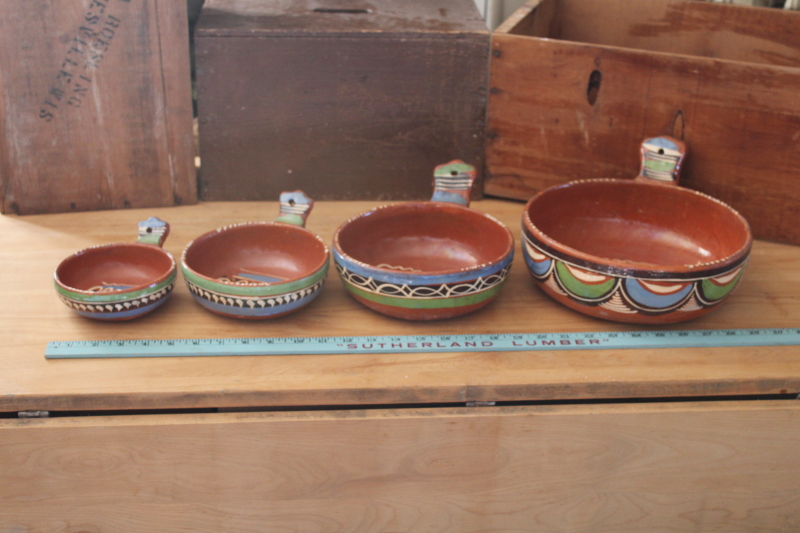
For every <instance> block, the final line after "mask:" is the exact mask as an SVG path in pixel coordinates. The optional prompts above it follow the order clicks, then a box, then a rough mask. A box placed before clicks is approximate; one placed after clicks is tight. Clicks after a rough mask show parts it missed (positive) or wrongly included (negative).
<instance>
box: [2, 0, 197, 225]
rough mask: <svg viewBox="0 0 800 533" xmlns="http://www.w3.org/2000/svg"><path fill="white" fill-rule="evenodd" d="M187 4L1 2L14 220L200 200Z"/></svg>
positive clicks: (7, 181) (7, 165)
mask: <svg viewBox="0 0 800 533" xmlns="http://www.w3.org/2000/svg"><path fill="white" fill-rule="evenodd" d="M187 28H188V25H187V20H186V3H185V2H173V1H163V0H130V1H125V0H123V1H120V0H102V1H101V0H96V1H91V0H78V1H70V2H59V1H57V0H33V1H28V0H7V1H4V2H2V3H0V120H2V128H0V186H1V187H2V205H1V206H0V209H2V211H3V212H4V213H18V214H30V213H50V212H68V211H86V210H93V209H116V208H128V207H147V206H171V205H180V204H191V203H195V202H196V201H197V185H196V175H195V167H194V152H193V144H192V143H193V138H192V100H191V80H190V71H189V43H188V34H187Z"/></svg>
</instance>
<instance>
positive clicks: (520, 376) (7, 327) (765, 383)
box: [0, 200, 800, 412]
mask: <svg viewBox="0 0 800 533" xmlns="http://www.w3.org/2000/svg"><path fill="white" fill-rule="evenodd" d="M375 205H376V204H375V203H374V202H327V203H325V202H320V203H318V204H317V205H316V206H315V208H314V212H313V213H312V215H311V217H310V219H309V222H308V228H309V229H310V230H311V231H314V232H315V233H318V234H319V235H320V236H321V237H322V238H323V239H324V240H325V241H326V242H330V240H331V237H332V235H333V232H334V230H335V229H336V227H337V226H338V225H339V224H340V223H342V222H343V221H344V220H346V219H347V218H349V217H351V216H353V215H356V214H358V213H360V212H362V211H365V210H366V209H368V208H371V207H373V206H375ZM473 207H474V208H475V209H478V210H480V211H485V212H488V213H491V214H492V215H494V216H495V217H497V218H498V219H500V220H501V221H502V222H504V223H505V224H507V225H508V227H509V228H511V230H512V233H514V236H515V239H516V245H517V256H516V259H515V261H514V265H513V267H512V270H511V274H510V276H509V279H508V282H507V283H506V286H505V287H504V288H503V290H502V291H501V293H500V295H499V297H498V298H497V299H496V301H495V302H493V303H492V304H490V305H489V306H488V307H486V308H484V309H482V310H480V311H478V312H476V313H473V314H472V315H468V316H464V317H460V318H456V319H451V320H445V321H438V322H427V323H420V322H405V321H401V320H397V319H392V318H388V317H384V316H382V315H379V314H376V313H374V312H372V311H370V310H368V309H366V308H364V307H362V306H361V305H360V304H358V303H357V302H356V301H355V300H353V299H352V298H351V297H350V296H349V295H348V293H346V291H345V290H344V288H343V287H342V285H341V282H340V281H339V280H338V279H337V277H336V272H335V269H334V268H331V271H330V273H329V278H328V283H327V284H326V286H325V288H324V289H323V292H322V294H321V295H320V297H319V298H318V299H317V300H316V301H315V302H313V303H312V304H310V305H309V306H308V307H306V308H305V309H303V310H301V311H299V312H297V313H295V314H291V315H288V316H285V317H282V318H278V319H273V320H269V321H257V322H251V321H239V320H235V319H228V318H223V317H219V316H216V315H212V314H210V313H208V312H207V311H205V310H204V309H202V308H201V307H200V306H199V305H198V304H196V303H195V302H194V300H193V299H192V297H191V295H190V294H189V292H188V290H187V289H186V286H185V284H184V283H183V281H182V279H181V278H180V277H179V280H178V284H177V285H176V289H175V291H174V293H173V294H172V296H171V297H170V299H169V301H168V302H167V303H166V304H165V305H164V306H162V307H161V308H160V309H158V310H157V311H155V312H154V313H152V314H150V315H148V316H145V317H143V318H140V319H138V320H135V321H131V322H125V323H101V322H96V321H93V320H89V319H86V318H82V317H80V316H78V315H77V314H76V313H74V312H73V311H71V310H70V309H68V308H67V307H66V306H65V305H63V304H62V303H61V302H60V301H59V299H58V297H57V296H56V292H55V290H54V289H53V281H52V276H53V270H54V269H55V267H56V266H57V265H58V263H59V262H60V261H61V260H62V259H63V258H64V257H66V256H67V255H69V254H71V253H73V252H74V251H76V250H78V249H81V248H84V247H87V246H91V245H96V244H104V243H109V242H125V241H133V240H135V233H136V224H137V222H139V221H140V220H143V219H145V218H147V217H149V216H158V217H160V218H162V219H164V220H167V221H169V222H170V224H171V225H172V231H171V234H170V237H169V239H168V240H167V242H166V244H165V248H166V249H167V250H168V251H169V252H171V253H172V254H173V255H174V256H175V257H176V258H178V257H179V256H180V253H181V251H182V249H183V248H184V246H185V245H186V244H187V243H188V242H189V241H190V240H191V239H192V238H194V237H196V236H198V235H200V234H201V233H203V232H206V231H209V230H212V229H214V228H216V227H219V226H222V225H226V224H230V223H235V222H242V221H248V220H272V219H273V218H274V217H275V215H276V213H277V202H264V203H256V202H252V203H204V204H199V205H196V206H188V207H173V208H160V209H146V210H124V211H102V212H90V213H74V214H58V215H40V216H27V217H16V216H4V217H0V243H1V244H2V246H0V259H1V260H2V265H3V267H2V270H0V289H1V292H0V298H2V305H0V313H2V319H0V335H2V339H3V344H2V348H0V350H1V351H0V412H13V411H21V410H50V411H63V410H106V409H172V408H213V407H222V408H233V407H266V406H323V405H369V404H398V403H420V404H422V403H439V402H465V401H522V400H575V399H604V398H649V397H683V396H719V395H745V394H781V393H783V394H786V393H798V392H800V347H754V348H703V349H688V348H686V349H661V350H658V349H648V350H617V351H612V350H604V351H568V352H556V351H553V352H547V351H544V352H512V353H503V352H487V353H458V352H456V353H448V354H392V355H368V354H357V355H356V354H349V355H324V356H323V355H306V356H247V357H181V358H159V359H90V360H46V359H45V358H44V350H45V346H46V344H47V343H48V342H49V341H56V340H94V339H171V338H198V337H201V338H206V337H211V338H223V337H269V336H323V335H381V334H448V333H451V334H457V333H515V332H565V331H602V330H606V331H610V330H631V329H643V328H642V327H640V326H628V325H621V324H615V323H611V322H604V321H600V320H596V319H592V318H588V317H585V316H583V315H580V314H578V313H575V312H573V311H570V310H568V309H566V308H564V307H562V306H561V305H559V304H557V303H555V302H554V301H552V300H550V299H549V298H548V297H546V296H545V295H544V294H543V293H541V292H540V291H539V290H538V289H537V288H536V287H535V286H534V284H533V281H532V280H531V278H530V276H529V275H528V273H527V271H526V269H525V264H524V262H523V260H522V255H521V253H520V250H519V225H520V216H521V213H522V203H519V202H512V201H499V200H484V201H480V202H475V203H473ZM798 325H800V247H793V246H788V245H780V244H773V243H766V242H756V243H755V246H754V248H753V253H752V259H751V261H750V265H749V267H748V270H747V272H746V273H745V276H744V279H743V281H742V282H741V284H740V286H739V288H738V289H737V291H736V292H735V293H734V294H733V295H732V296H731V298H730V299H729V300H728V301H727V302H726V303H725V304H724V305H722V306H721V307H720V308H719V309H717V310H715V311H714V312H712V313H710V314H709V315H707V316H706V317H703V318H701V319H698V320H696V321H693V322H689V323H684V324H678V325H674V326H669V327H670V328H671V329H716V328H750V327H797V326H798ZM665 329H666V328H665Z"/></svg>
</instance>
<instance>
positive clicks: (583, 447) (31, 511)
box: [0, 401, 800, 533]
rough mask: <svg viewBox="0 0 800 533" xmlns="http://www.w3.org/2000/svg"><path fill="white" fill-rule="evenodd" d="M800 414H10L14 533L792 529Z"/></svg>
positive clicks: (557, 410)
mask: <svg viewBox="0 0 800 533" xmlns="http://www.w3.org/2000/svg"><path fill="white" fill-rule="evenodd" d="M796 403H797V402H791V401H784V402H757V403H756V402H734V403H722V404H721V403H716V402H712V403H708V402H706V403H701V404H661V405H658V404H655V405H652V404H651V405H648V404H640V405H605V406H602V405H600V406H597V405H595V406H550V407H515V408H479V409H474V408H473V409H464V408H462V409H448V410H445V409H432V410H411V411H403V410H391V411H350V412H348V411H332V412H330V411H329V412H310V413H236V414H216V415H215V414H209V415H172V416H130V417H89V418H71V419H70V418H67V419H53V420H35V421H34V420H29V421H16V420H0V471H2V472H3V481H4V482H3V483H2V484H0V502H2V505H0V529H2V530H3V531H28V532H30V533H38V532H45V531H53V530H56V529H59V530H60V529H62V528H63V527H65V526H64V525H65V524H68V527H69V530H70V531H118V532H120V533H124V532H129V531H130V532H132V531H179V530H180V531H197V532H214V533H217V532H219V531H234V530H235V531H242V532H250V531H252V532H263V531H278V530H280V531H310V530H314V531H317V530H318V531H327V532H344V531H347V532H353V533H355V532H367V531H423V530H424V531H441V532H458V533H468V532H478V531H550V532H563V533H567V532H569V533H576V532H586V533H588V532H593V533H596V532H605V531H608V532H611V531H613V532H615V533H639V532H641V531H703V532H710V531H737V532H739V531H742V532H745V531H747V532H750V531H770V532H772V531H775V532H778V531H781V532H784V531H786V532H788V531H794V530H795V528H796V526H797V523H798V520H800V486H798V483H797V479H798V477H799V476H800V451H798V447H797V430H796V428H797V426H798V423H800V407H798V406H797V405H795V404H796ZM767 435H768V438H765V436H767Z"/></svg>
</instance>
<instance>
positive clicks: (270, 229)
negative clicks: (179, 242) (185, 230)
mask: <svg viewBox="0 0 800 533" xmlns="http://www.w3.org/2000/svg"><path fill="white" fill-rule="evenodd" d="M327 260H328V250H327V249H326V248H325V244H323V242H322V241H321V240H320V239H318V238H317V237H316V236H315V235H314V234H313V233H311V232H310V231H308V230H306V229H303V228H301V227H299V226H292V225H289V224H277V223H275V224H273V223H268V222H265V223H263V224H246V225H241V226H233V227H229V228H225V229H223V230H222V231H213V232H210V233H207V234H205V235H203V236H201V237H198V238H197V239H195V241H194V242H193V243H192V244H191V245H190V246H189V248H188V249H187V250H186V254H185V255H184V261H185V262H186V266H187V267H189V268H190V269H191V270H193V271H194V272H196V273H197V274H200V275H201V276H205V277H207V278H211V279H214V280H220V281H231V282H250V283H252V282H262V283H279V282H285V281H291V280H297V279H300V278H304V277H306V276H309V275H311V274H313V273H314V272H316V271H317V270H318V269H320V268H321V267H322V266H323V265H324V264H325V262H326V261H327Z"/></svg>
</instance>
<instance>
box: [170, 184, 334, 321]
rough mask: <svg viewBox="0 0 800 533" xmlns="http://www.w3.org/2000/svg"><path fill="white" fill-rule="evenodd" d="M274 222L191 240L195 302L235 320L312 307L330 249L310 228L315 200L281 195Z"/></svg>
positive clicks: (186, 261)
mask: <svg viewBox="0 0 800 533" xmlns="http://www.w3.org/2000/svg"><path fill="white" fill-rule="evenodd" d="M280 203H281V207H280V216H279V217H278V218H277V219H276V220H275V222H245V223H243V224H235V225H232V226H225V227H223V228H219V229H216V230H214V231H211V232H209V233H206V234H204V235H201V236H200V237H198V238H197V239H195V240H194V241H192V242H190V243H189V245H188V246H187V247H186V249H185V250H184V251H183V256H182V258H181V270H182V272H183V277H184V279H185V280H186V285H187V286H188V287H189V291H191V293H192V296H194V298H195V300H197V302H198V303H199V304H200V305H202V306H203V307H205V308H206V309H208V310H209V311H212V312H214V313H217V314H219V315H223V316H228V317H234V318H248V319H261V318H275V317H279V316H282V315H285V314H288V313H291V312H294V311H297V310H298V309H300V308H302V307H304V306H306V305H308V304H309V303H311V301H313V300H314V299H315V298H316V297H317V296H318V295H319V292H320V290H321V289H322V286H323V285H324V283H325V276H326V275H327V273H328V255H329V254H328V248H327V246H325V243H324V242H323V240H322V239H320V238H319V237H318V236H317V235H315V234H313V233H311V232H310V231H308V230H307V229H305V227H304V226H305V221H306V218H307V217H308V214H309V212H310V211H311V208H312V206H313V204H314V202H313V201H312V200H311V199H310V198H308V197H307V196H306V195H305V194H304V193H303V192H302V191H295V192H285V193H282V194H281V196H280Z"/></svg>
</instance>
